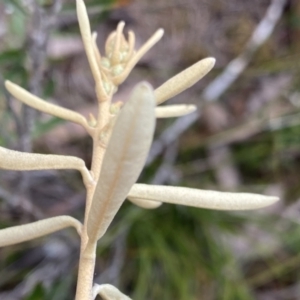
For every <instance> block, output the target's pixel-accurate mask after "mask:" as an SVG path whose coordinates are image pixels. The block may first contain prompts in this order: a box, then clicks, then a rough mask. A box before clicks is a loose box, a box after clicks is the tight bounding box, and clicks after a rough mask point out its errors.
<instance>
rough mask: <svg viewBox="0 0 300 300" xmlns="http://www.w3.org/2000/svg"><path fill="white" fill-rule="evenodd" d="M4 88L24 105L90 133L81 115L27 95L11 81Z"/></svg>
mask: <svg viewBox="0 0 300 300" xmlns="http://www.w3.org/2000/svg"><path fill="white" fill-rule="evenodd" d="M5 87H6V88H7V90H8V91H9V92H10V93H11V94H12V95H13V96H14V97H15V98H16V99H18V100H19V101H21V102H23V103H24V104H26V105H29V106H31V107H33V108H35V109H37V110H39V111H42V112H44V113H47V114H50V115H52V116H56V117H58V118H61V119H64V120H68V121H71V122H74V123H77V124H79V125H82V126H83V127H84V128H85V129H86V130H87V131H88V132H90V128H89V125H88V122H87V120H86V118H85V117H84V116H82V115H81V114H79V113H77V112H74V111H72V110H69V109H66V108H63V107H61V106H58V105H55V104H51V103H48V102H46V101H45V100H43V99H41V98H39V97H37V96H35V95H33V94H31V93H29V92H28V91H26V90H25V89H23V88H21V87H20V86H18V85H17V84H14V83H12V82H11V81H8V80H6V81H5Z"/></svg>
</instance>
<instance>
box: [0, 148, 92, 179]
mask: <svg viewBox="0 0 300 300" xmlns="http://www.w3.org/2000/svg"><path fill="white" fill-rule="evenodd" d="M0 169H6V170H16V171H32V170H46V169H50V170H54V169H75V170H78V171H80V172H81V174H82V176H83V178H84V181H85V182H86V183H88V182H89V181H91V180H92V178H91V175H90V173H89V171H88V169H87V168H86V166H85V163H84V161H83V160H82V159H80V158H78V157H75V156H64V155H54V154H38V153H26V152H20V151H14V150H9V149H6V148H3V147H0Z"/></svg>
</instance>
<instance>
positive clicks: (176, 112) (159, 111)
mask: <svg viewBox="0 0 300 300" xmlns="http://www.w3.org/2000/svg"><path fill="white" fill-rule="evenodd" d="M196 109H197V107H196V106H195V105H185V104H179V105H166V106H158V107H156V108H155V116H156V118H174V117H181V116H184V115H187V114H190V113H192V112H194V111H195V110H196Z"/></svg>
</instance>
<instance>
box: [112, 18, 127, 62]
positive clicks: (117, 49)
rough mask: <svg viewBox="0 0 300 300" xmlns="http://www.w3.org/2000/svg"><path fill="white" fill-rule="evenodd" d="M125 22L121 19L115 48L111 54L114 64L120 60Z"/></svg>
mask: <svg viewBox="0 0 300 300" xmlns="http://www.w3.org/2000/svg"><path fill="white" fill-rule="evenodd" d="M124 26H125V23H124V22H123V21H121V22H120V23H119V24H118V27H117V31H116V33H117V34H116V38H115V43H114V49H113V52H112V56H111V62H112V64H113V65H115V64H117V63H118V61H119V55H120V46H121V40H122V34H123V29H124Z"/></svg>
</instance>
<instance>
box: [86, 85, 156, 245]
mask: <svg viewBox="0 0 300 300" xmlns="http://www.w3.org/2000/svg"><path fill="white" fill-rule="evenodd" d="M154 107H155V100H154V95H153V90H152V88H151V86H150V85H149V84H148V83H140V84H138V85H137V86H136V87H135V88H134V90H133V92H132V94H131V96H130V99H129V101H128V102H127V103H126V104H125V105H124V107H123V108H122V110H121V112H120V114H119V116H118V119H117V120H116V124H115V127H114V130H113V132H112V136H111V138H110V141H109V144H108V146H107V149H106V152H105V155H104V159H103V165H102V168H101V173H100V179H99V181H98V183H97V186H96V189H95V194H94V197H93V199H92V204H91V208H90V211H89V216H88V223H87V233H88V236H89V238H90V240H91V241H96V240H97V239H98V238H100V237H101V236H102V235H103V234H104V233H105V231H106V230H107V227H108V226H109V224H110V223H111V221H112V219H113V217H114V216H115V214H116V213H117V211H118V210H119V208H120V206H121V204H122V203H123V201H124V200H125V198H126V196H127V194H128V192H129V190H130V188H131V187H132V185H133V184H134V183H135V182H136V180H137V178H138V176H139V175H140V173H141V171H142V168H143V166H144V164H145V161H146V157H147V154H148V151H149V148H150V145H151V142H152V138H153V133H154V126H155V115H154Z"/></svg>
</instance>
